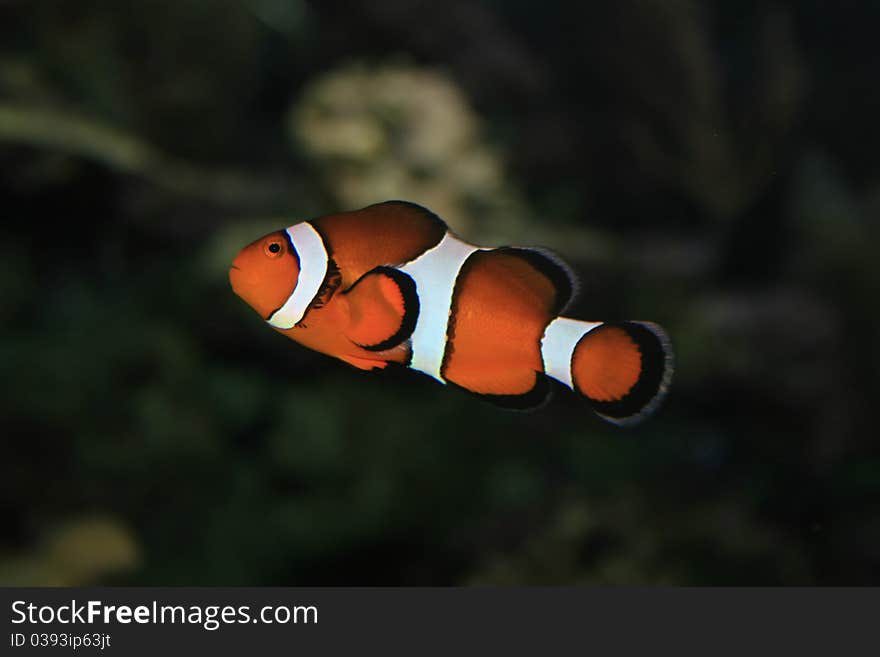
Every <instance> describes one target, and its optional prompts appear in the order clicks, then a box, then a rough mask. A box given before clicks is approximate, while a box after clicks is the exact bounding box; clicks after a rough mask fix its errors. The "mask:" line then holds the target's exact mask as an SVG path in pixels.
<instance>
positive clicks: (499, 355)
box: [229, 201, 672, 424]
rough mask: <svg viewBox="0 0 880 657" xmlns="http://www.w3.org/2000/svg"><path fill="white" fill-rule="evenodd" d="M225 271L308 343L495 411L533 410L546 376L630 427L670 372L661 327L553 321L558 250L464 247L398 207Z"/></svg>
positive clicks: (269, 240) (336, 221)
mask: <svg viewBox="0 0 880 657" xmlns="http://www.w3.org/2000/svg"><path fill="white" fill-rule="evenodd" d="M229 277H230V282H231V284H232V288H233V290H234V291H235V293H236V294H238V295H239V296H240V297H241V298H242V299H244V301H246V302H247V303H248V304H249V305H250V306H251V307H252V308H253V309H254V310H256V311H257V312H258V313H259V314H260V316H261V317H262V318H263V319H264V320H266V321H267V322H268V323H269V324H270V325H271V326H272V327H273V328H275V330H277V331H279V332H280V333H283V334H284V335H286V336H287V337H289V338H291V339H292V340H295V341H296V342H299V343H300V344H302V345H303V346H306V347H309V348H310V349H313V350H315V351H318V352H321V353H324V354H327V355H329V356H334V357H336V358H339V359H341V360H343V361H345V362H347V363H349V364H351V365H353V366H355V367H358V368H361V369H377V368H378V369H381V368H384V367H386V366H387V365H388V364H389V363H397V364H400V365H406V366H409V367H411V368H412V369H415V370H418V371H421V372H423V373H425V374H428V375H429V376H431V377H433V378H435V379H437V380H438V381H440V382H442V383H449V384H454V385H457V386H459V387H461V388H464V389H465V390H468V391H470V392H472V393H475V394H478V395H481V396H483V397H485V398H487V399H489V400H490V401H494V402H496V403H500V404H503V405H513V406H519V407H528V406H532V405H537V404H538V403H540V401H542V400H543V399H544V398H545V397H546V395H547V393H548V392H549V390H550V387H549V385H548V381H547V377H548V376H549V377H551V378H554V379H556V380H558V381H561V382H562V383H564V384H565V385H567V386H568V387H570V388H572V389H574V390H576V391H577V392H579V393H581V394H582V395H584V396H585V397H587V399H588V400H589V401H590V402H591V404H592V405H593V407H594V409H595V410H596V412H598V413H599V414H600V415H602V416H603V417H605V418H606V419H609V420H611V421H613V422H616V423H619V424H626V423H632V422H634V421H636V420H638V419H641V418H642V417H644V416H645V415H647V414H648V413H650V411H651V410H653V409H654V408H655V407H656V406H657V404H658V403H659V401H660V399H661V398H662V397H663V395H664V394H665V391H666V388H667V387H668V384H669V380H670V378H671V374H672V354H671V350H670V347H669V341H668V339H667V338H666V336H665V333H664V332H663V331H662V329H660V328H659V327H658V326H656V325H655V324H651V323H647V322H613V323H612V322H584V321H580V320H574V319H569V318H565V317H560V314H561V313H562V312H563V311H564V309H565V307H566V306H567V305H568V303H569V301H570V300H571V297H572V294H573V291H574V280H575V279H574V277H573V275H572V274H571V272H570V271H569V270H568V268H567V267H566V266H565V265H564V264H562V263H561V262H560V261H559V260H558V259H556V258H555V257H553V256H551V255H549V254H547V253H546V252H544V251H540V250H535V249H524V248H518V247H503V248H481V247H477V246H474V245H472V244H468V243H467V242H464V241H463V240H460V239H458V238H457V237H456V236H455V235H453V234H452V233H451V232H450V231H449V230H448V229H447V227H446V224H445V223H444V222H443V221H442V220H441V219H440V218H439V217H437V216H436V215H434V214H433V213H431V212H430V211H428V210H426V209H425V208H422V207H421V206H418V205H415V204H413V203H407V202H404V201H388V202H386V203H379V204H376V205H371V206H369V207H366V208H363V209H362V210H357V211H353V212H344V213H339V214H332V215H326V216H323V217H319V218H317V219H313V220H310V221H306V222H302V223H299V224H296V225H294V226H291V227H290V228H288V229H286V230H280V231H276V232H274V233H270V234H269V235H266V236H264V237H262V238H261V239H259V240H257V241H255V242H253V243H252V244H250V245H248V246H246V247H245V248H244V249H242V251H241V252H240V253H239V254H238V256H237V257H236V259H235V261H234V262H233V264H232V268H231V269H230V272H229Z"/></svg>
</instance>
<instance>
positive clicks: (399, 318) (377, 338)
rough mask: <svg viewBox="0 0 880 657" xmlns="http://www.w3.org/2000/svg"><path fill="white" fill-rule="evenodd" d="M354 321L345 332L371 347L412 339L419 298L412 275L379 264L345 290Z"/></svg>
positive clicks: (376, 348) (379, 348) (383, 348)
mask: <svg viewBox="0 0 880 657" xmlns="http://www.w3.org/2000/svg"><path fill="white" fill-rule="evenodd" d="M345 296H346V299H347V300H348V303H349V308H350V311H351V322H350V324H349V325H348V327H347V329H346V331H345V335H346V337H347V338H348V339H349V340H351V341H352V342H353V343H355V344H356V345H357V346H359V347H361V348H363V349H367V350H369V351H377V352H378V351H386V350H388V349H391V348H392V347H395V346H397V345H399V344H400V343H402V342H404V341H405V340H408V339H409V337H410V335H412V332H413V330H414V329H415V324H416V318H417V317H418V313H419V301H418V295H417V294H416V289H415V283H414V282H413V280H412V278H410V277H409V276H408V275H407V274H404V273H403V272H401V271H398V270H396V269H393V268H391V267H376V268H375V269H373V270H371V271H369V272H367V273H366V274H364V275H363V276H362V277H361V278H360V279H359V280H358V281H357V282H356V283H355V284H354V285H353V286H352V287H351V289H349V290H348V291H347V292H346V293H345Z"/></svg>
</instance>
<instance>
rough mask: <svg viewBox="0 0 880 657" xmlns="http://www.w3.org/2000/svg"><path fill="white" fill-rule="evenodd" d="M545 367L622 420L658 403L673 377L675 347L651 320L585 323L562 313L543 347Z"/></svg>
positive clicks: (633, 419) (599, 410)
mask: <svg viewBox="0 0 880 657" xmlns="http://www.w3.org/2000/svg"><path fill="white" fill-rule="evenodd" d="M541 351H542V355H543V357H544V366H545V371H546V373H547V374H548V375H549V376H552V377H554V378H556V379H558V380H560V381H562V382H563V383H565V384H566V385H568V386H569V387H571V388H572V389H574V390H577V391H578V392H579V393H580V394H582V395H583V396H584V397H586V398H587V399H588V400H589V401H590V404H591V405H592V407H593V409H594V410H595V411H596V413H598V414H599V415H600V416H602V417H603V418H605V419H606V420H608V421H609V422H614V423H615V424H620V425H632V424H636V423H637V422H639V421H641V420H643V419H644V418H645V417H647V416H648V415H650V414H651V413H652V412H653V411H654V410H655V409H656V408H657V406H659V404H660V402H661V401H662V400H663V397H665V396H666V391H667V389H668V387H669V382H670V380H671V379H672V347H671V345H670V343H669V338H668V337H667V336H666V333H665V332H664V331H663V329H662V328H660V327H659V326H657V325H656V324H652V323H650V322H601V323H594V322H581V321H578V320H573V319H568V318H565V317H560V318H559V319H556V320H554V321H553V322H551V323H550V325H549V326H548V327H547V330H546V331H545V333H544V341H543V343H542V347H541Z"/></svg>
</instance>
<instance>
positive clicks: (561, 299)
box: [495, 246, 578, 315]
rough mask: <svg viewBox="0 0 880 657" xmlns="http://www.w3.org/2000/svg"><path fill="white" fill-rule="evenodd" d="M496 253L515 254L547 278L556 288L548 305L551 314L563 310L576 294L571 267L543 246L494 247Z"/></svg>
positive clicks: (558, 313) (575, 284)
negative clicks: (554, 297) (552, 299)
mask: <svg viewBox="0 0 880 657" xmlns="http://www.w3.org/2000/svg"><path fill="white" fill-rule="evenodd" d="M495 251H496V252H497V253H505V254H508V255H512V256H516V257H518V258H521V259H523V260H525V261H526V262H527V263H529V264H530V265H531V266H532V267H533V268H534V269H535V270H536V271H537V272H538V273H540V274H541V275H543V276H544V277H545V278H547V279H548V280H549V281H550V283H551V284H552V285H553V287H554V288H555V290H556V299H555V300H554V302H553V303H552V305H551V307H550V312H551V314H553V315H560V314H562V313H563V312H565V310H566V308H568V306H569V305H570V304H571V302H572V301H573V300H574V298H575V296H576V295H577V290H578V280H577V276H575V274H574V272H573V271H572V270H571V268H570V267H569V266H568V265H567V264H565V262H563V261H562V259H561V258H560V257H559V256H557V255H556V254H555V253H553V252H552V251H550V250H548V249H543V248H525V247H519V246H505V247H501V248H499V249H495Z"/></svg>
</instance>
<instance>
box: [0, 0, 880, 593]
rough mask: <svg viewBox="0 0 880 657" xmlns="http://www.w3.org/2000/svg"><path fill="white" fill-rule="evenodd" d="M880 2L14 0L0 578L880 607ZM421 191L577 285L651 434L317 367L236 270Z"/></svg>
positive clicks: (0, 362) (458, 226) (0, 404)
mask: <svg viewBox="0 0 880 657" xmlns="http://www.w3.org/2000/svg"><path fill="white" fill-rule="evenodd" d="M878 24H880V5H878V3H876V2H861V3H858V2H851V3H842V4H839V5H834V6H833V8H832V4H831V3H823V2H814V1H803V2H795V1H791V2H785V1H780V2H760V1H749V0H724V1H722V0H716V1H713V2H697V1H693V2H687V1H682V0H672V1H670V0H620V1H611V0H608V1H603V2H584V3H569V2H542V3H534V2H527V1H525V0H514V1H510V0H507V1H503V2H502V1H501V0H494V1H486V2H464V1H462V0H449V1H447V2H422V1H407V0H353V1H348V2H342V1H341V0H321V1H320V2H318V1H316V2H314V3H306V2H300V1H297V0H251V1H243V0H242V1H232V0H139V1H131V2H116V1H113V0H102V1H67V2H60V1H58V2H53V1H50V0H2V1H0V44H2V45H0V200H2V205H0V208H2V209H0V214H2V218H3V220H2V222H0V235H2V239H0V299H2V302H0V322H2V333H0V376H2V381H3V392H2V398H0V428H2V438H0V450H2V452H0V583H3V584H13V583H14V584H251V585H269V584H295V585H298V584H403V585H409V584H500V585H506V584H649V585H651V584H868V583H873V584H880V449H878V439H877V437H876V436H877V433H878V432H877V422H876V405H877V397H878V392H880V386H878V377H877V372H878V367H880V356H878V349H877V336H878V330H877V329H878V318H880V304H878V298H880V294H878V292H880V289H878V288H880V268H878V265H877V264H876V259H875V258H876V256H877V247H878V246H880V229H878V222H877V219H878V215H880V158H878V157H877V153H878V149H880V129H878V127H877V126H878V117H880V91H878V89H880V85H878V73H877V71H878V70H880V57H878V53H880V49H878V47H877V45H876V27H877V25H878ZM391 198H403V199H408V200H412V201H416V202H418V203H422V204H423V205H426V206H428V207H430V208H431V209H433V210H435V211H436V212H437V213H439V214H440V215H441V216H443V217H444V218H445V219H447V221H448V222H449V223H450V225H451V226H452V227H453V228H454V229H455V230H456V231H458V232H459V233H460V234H462V235H463V236H465V237H466V238H468V239H470V240H471V241H474V242H477V243H481V244H491V245H501V244H510V243H513V244H539V245H544V246H548V247H550V248H553V249H555V250H557V251H558V252H559V253H560V254H562V255H563V257H564V258H565V259H566V260H567V261H568V262H570V263H571V264H572V266H573V267H574V268H575V269H576V270H577V271H578V272H579V273H580V275H581V277H582V282H583V286H582V287H583V290H582V294H581V296H580V298H579V301H578V302H577V303H576V305H575V307H574V309H573V310H572V312H571V314H573V315H574V316H577V317H581V318H585V319H597V318H603V319H614V318H621V319H623V318H633V319H652V320H655V321H657V322H660V323H661V324H663V325H664V326H665V327H666V328H667V329H668V331H669V333H670V334H671V336H672V340H673V343H674V345H675V348H676V354H677V372H676V376H675V379H674V381H673V387H672V391H671V394H670V396H669V398H668V400H667V403H666V404H665V405H664V406H663V407H662V408H661V410H660V411H659V413H658V414H657V415H656V416H655V417H653V418H652V419H650V420H649V421H647V422H646V423H644V424H643V425H641V426H640V427H638V428H635V429H631V430H622V429H618V428H615V427H613V426H611V425H608V424H605V423H603V422H602V421H601V420H599V419H597V418H596V417H595V416H594V415H593V414H592V413H591V412H590V411H589V409H587V408H586V407H585V406H584V405H583V404H582V403H581V402H580V401H579V400H577V399H575V398H574V397H573V396H572V395H571V394H570V393H569V394H563V393H562V392H560V393H559V394H557V395H556V396H555V398H554V399H553V400H552V401H551V403H550V404H548V405H547V406H546V407H544V408H543V409H541V410H539V411H537V412H533V413H515V412H509V411H502V410H498V409H496V408H494V407H492V406H489V405H486V404H484V403H482V402H480V401H478V400H475V399H472V398H470V397H468V396H467V395H465V394H463V393H461V392H457V391H453V390H444V389H442V388H441V387H440V386H439V385H435V384H433V383H432V382H430V381H428V380H427V378H426V377H421V376H419V375H416V374H412V373H409V374H407V373H402V374H400V375H396V376H380V375H375V374H365V373H362V372H358V371H355V370H354V369H351V368H349V367H347V366H346V365H344V364H342V363H340V362H338V361H335V360H332V359H330V358H327V357H323V356H320V355H318V354H316V353H313V352H310V351H307V350H306V349H304V348H301V347H299V346H298V345H296V344H294V343H292V342H290V341H288V340H287V339H285V338H283V337H281V336H279V335H277V334H275V333H274V332H273V331H271V330H269V329H268V328H267V327H266V326H265V325H264V323H262V322H261V321H259V318H258V317H257V316H256V315H255V314H254V313H253V312H252V311H251V310H250V309H249V308H247V307H246V306H245V305H244V304H243V303H242V302H241V301H240V300H239V299H238V298H236V297H235V296H234V295H233V294H232V292H231V290H230V288H229V285H228V281H227V267H228V263H229V262H230V261H231V259H232V257H233V256H234V255H235V253H236V252H237V250H238V249H239V248H240V247H241V246H243V245H244V244H245V243H247V242H249V241H251V240H253V239H255V238H256V237H257V236H259V235H262V234H263V233H265V232H267V231H269V230H274V229H276V228H280V227H284V226H287V225H289V224H290V223H293V222H294V221H296V220H300V219H303V218H307V217H311V216H316V215H320V214H325V213H329V212H334V211H339V210H346V209H354V208H358V207H362V206H363V205H367V204H369V203H372V202H377V201H383V200H386V199H391Z"/></svg>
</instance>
